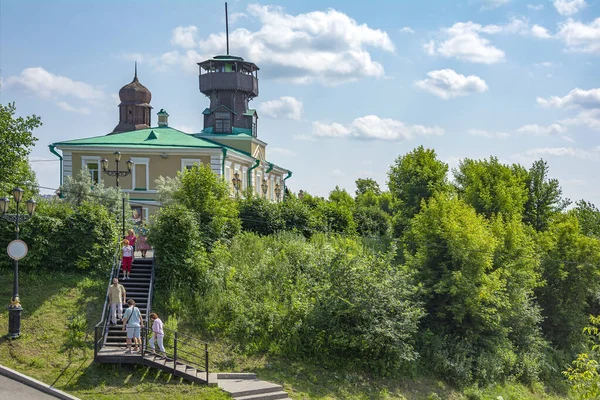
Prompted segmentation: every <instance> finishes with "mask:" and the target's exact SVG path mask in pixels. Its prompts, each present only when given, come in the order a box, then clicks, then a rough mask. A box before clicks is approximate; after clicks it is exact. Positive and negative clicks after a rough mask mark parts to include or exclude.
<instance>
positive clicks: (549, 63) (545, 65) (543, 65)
mask: <svg viewBox="0 0 600 400" xmlns="http://www.w3.org/2000/svg"><path fill="white" fill-rule="evenodd" d="M533 66H534V67H546V68H550V67H553V66H554V64H553V63H552V62H550V61H543V62H541V63H535V64H533Z"/></svg>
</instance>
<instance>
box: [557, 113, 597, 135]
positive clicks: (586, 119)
mask: <svg viewBox="0 0 600 400" xmlns="http://www.w3.org/2000/svg"><path fill="white" fill-rule="evenodd" d="M560 123H561V124H565V125H575V126H587V127H588V128H590V129H594V130H597V131H600V109H592V110H583V111H581V112H579V114H577V115H576V116H575V117H573V118H568V119H564V120H562V121H560Z"/></svg>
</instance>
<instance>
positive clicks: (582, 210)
mask: <svg viewBox="0 0 600 400" xmlns="http://www.w3.org/2000/svg"><path fill="white" fill-rule="evenodd" d="M571 212H572V213H573V214H575V216H576V217H577V220H578V221H579V228H581V232H582V233H583V234H584V235H587V236H594V237H597V238H600V210H598V207H596V206H595V205H594V204H593V203H590V202H589V201H585V200H579V201H578V202H576V203H575V207H574V208H573V210H572V211H571Z"/></svg>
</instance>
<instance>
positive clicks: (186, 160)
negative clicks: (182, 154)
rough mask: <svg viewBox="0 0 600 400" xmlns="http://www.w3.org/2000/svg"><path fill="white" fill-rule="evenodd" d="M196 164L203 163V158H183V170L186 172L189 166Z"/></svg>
mask: <svg viewBox="0 0 600 400" xmlns="http://www.w3.org/2000/svg"><path fill="white" fill-rule="evenodd" d="M194 164H198V165H200V164H202V160H201V159H199V158H182V159H181V172H185V170H186V168H187V167H191V166H193V165H194Z"/></svg>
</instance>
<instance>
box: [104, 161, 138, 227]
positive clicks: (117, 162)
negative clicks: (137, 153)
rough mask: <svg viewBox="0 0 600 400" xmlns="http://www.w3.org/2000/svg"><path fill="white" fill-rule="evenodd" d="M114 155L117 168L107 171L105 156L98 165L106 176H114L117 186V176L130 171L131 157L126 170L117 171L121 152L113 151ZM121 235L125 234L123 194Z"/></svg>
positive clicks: (125, 174) (131, 167)
mask: <svg viewBox="0 0 600 400" xmlns="http://www.w3.org/2000/svg"><path fill="white" fill-rule="evenodd" d="M114 155H115V164H116V165H117V169H115V170H113V171H109V170H108V160H107V159H106V158H103V159H102V160H100V165H101V166H102V171H104V173H105V174H106V175H108V176H114V177H115V178H116V181H117V187H119V177H121V176H122V177H126V176H127V175H129V174H131V171H132V170H133V161H132V160H131V158H130V159H129V160H127V171H119V161H121V152H119V151H115V153H114ZM122 208H123V224H122V226H123V236H125V196H123V207H122Z"/></svg>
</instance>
